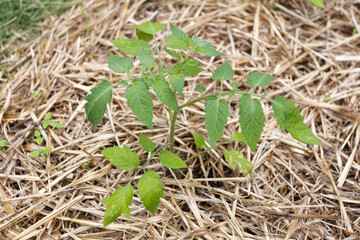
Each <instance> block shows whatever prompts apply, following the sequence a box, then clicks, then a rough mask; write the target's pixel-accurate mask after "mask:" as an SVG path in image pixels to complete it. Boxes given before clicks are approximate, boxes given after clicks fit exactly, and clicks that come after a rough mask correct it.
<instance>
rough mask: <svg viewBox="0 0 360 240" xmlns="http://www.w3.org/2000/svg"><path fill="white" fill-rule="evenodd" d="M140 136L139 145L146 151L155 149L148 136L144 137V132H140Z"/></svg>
mask: <svg viewBox="0 0 360 240" xmlns="http://www.w3.org/2000/svg"><path fill="white" fill-rule="evenodd" d="M139 137H140V144H141V147H142V148H143V149H144V150H145V151H147V152H152V151H154V150H155V144H154V143H153V142H152V141H151V140H150V139H149V138H148V137H146V136H145V135H144V134H142V133H140V135H139Z"/></svg>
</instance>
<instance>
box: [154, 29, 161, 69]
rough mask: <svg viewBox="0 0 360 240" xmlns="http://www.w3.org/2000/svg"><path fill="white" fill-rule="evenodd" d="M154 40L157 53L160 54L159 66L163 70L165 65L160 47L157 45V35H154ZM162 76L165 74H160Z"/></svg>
mask: <svg viewBox="0 0 360 240" xmlns="http://www.w3.org/2000/svg"><path fill="white" fill-rule="evenodd" d="M154 40H155V46H156V52H157V54H158V58H159V65H160V67H161V68H163V64H162V60H161V55H160V50H159V46H158V43H157V39H156V37H155V34H154ZM160 75H161V76H163V73H160Z"/></svg>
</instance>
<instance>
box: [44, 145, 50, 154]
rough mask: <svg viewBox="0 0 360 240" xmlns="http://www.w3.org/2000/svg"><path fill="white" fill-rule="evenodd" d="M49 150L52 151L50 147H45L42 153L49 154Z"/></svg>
mask: <svg viewBox="0 0 360 240" xmlns="http://www.w3.org/2000/svg"><path fill="white" fill-rule="evenodd" d="M51 150H52V147H45V148H44V149H43V150H42V152H43V153H44V154H46V153H48V152H50V151H51Z"/></svg>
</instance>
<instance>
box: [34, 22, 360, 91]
mask: <svg viewBox="0 0 360 240" xmlns="http://www.w3.org/2000/svg"><path fill="white" fill-rule="evenodd" d="M355 29H356V28H355ZM41 93H42V92H41V91H39V92H34V93H33V94H32V96H33V97H34V98H38V97H39V96H40V95H41Z"/></svg>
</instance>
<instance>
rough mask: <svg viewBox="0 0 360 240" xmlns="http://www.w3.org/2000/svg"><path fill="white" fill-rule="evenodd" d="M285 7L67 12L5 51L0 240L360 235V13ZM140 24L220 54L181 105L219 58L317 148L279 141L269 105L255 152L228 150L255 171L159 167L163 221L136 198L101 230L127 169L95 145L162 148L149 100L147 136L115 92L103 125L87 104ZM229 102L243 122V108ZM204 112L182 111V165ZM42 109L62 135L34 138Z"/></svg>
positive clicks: (210, 5) (206, 1) (162, 131)
mask: <svg viewBox="0 0 360 240" xmlns="http://www.w3.org/2000/svg"><path fill="white" fill-rule="evenodd" d="M280 2H281V4H276V5H277V8H276V9H273V8H271V7H267V6H266V2H265V1H264V2H257V1H230V0H229V1H215V0H201V1H200V0H198V1H187V0H184V1H170V0H168V1H144V0H142V1H115V0H112V1H111V0H108V1H91V0H90V1H84V6H83V9H84V12H82V11H81V9H80V8H79V7H77V6H74V7H73V8H71V9H69V10H68V11H67V12H65V13H64V14H63V15H61V16H60V17H56V18H55V17H52V18H49V19H47V20H46V21H45V22H44V26H47V27H48V28H47V29H48V30H46V32H45V33H44V36H43V37H41V38H37V39H36V40H34V41H32V42H30V43H29V44H27V45H26V46H25V47H22V48H18V49H16V48H15V47H16V46H13V47H14V48H13V49H10V51H8V54H7V55H2V56H1V58H2V62H3V63H7V64H9V65H10V66H11V67H9V68H8V69H7V71H8V73H9V74H10V76H11V78H10V79H9V74H7V72H5V71H3V72H0V75H1V81H2V83H1V86H2V88H1V91H0V106H2V108H1V110H0V124H1V132H0V138H2V139H3V138H5V139H7V141H8V143H7V145H6V151H5V152H0V161H1V164H0V167H1V170H0V171H1V172H0V198H1V205H0V232H1V234H0V239H176V240H177V239H345V238H347V239H359V238H360V233H359V232H360V183H359V170H360V159H359V155H360V150H359V139H360V125H359V123H360V113H359V110H360V97H359V95H360V80H359V78H360V62H359V61H360V59H359V56H360V34H357V35H354V36H352V35H351V33H352V30H353V28H354V27H355V28H357V30H358V32H360V28H359V26H360V21H359V19H360V10H359V9H360V3H359V1H354V0H347V1H344V0H343V1H325V4H326V8H325V9H324V10H321V9H318V8H316V7H314V6H313V5H311V4H308V3H307V2H306V1H302V0H299V1H295V0H292V1H280ZM84 14H86V16H87V17H88V21H86V20H85V17H84ZM148 20H152V21H155V22H159V23H167V22H171V23H173V24H175V25H177V26H178V27H180V28H182V29H183V30H184V31H185V32H187V33H188V34H189V35H190V36H193V35H197V36H199V37H200V38H201V39H204V40H207V41H210V42H212V43H213V44H214V45H215V46H217V48H218V50H219V51H220V52H224V53H226V54H225V57H217V58H210V59H209V58H207V57H200V56H198V57H197V60H198V61H200V62H201V63H202V64H203V65H204V66H205V68H206V69H207V73H206V72H204V73H202V74H200V76H199V77H196V78H189V81H188V84H187V86H186V88H185V91H184V95H185V99H187V100H188V99H191V98H194V97H195V96H197V93H196V92H195V91H194V89H195V87H196V85H197V83H198V82H199V81H203V82H204V83H207V82H208V80H209V79H210V72H212V71H214V70H215V68H216V67H217V66H218V65H220V64H221V63H222V62H223V60H225V59H227V60H229V62H231V64H232V67H233V68H234V69H235V71H236V77H235V80H236V81H237V82H238V83H239V84H240V88H243V89H244V90H248V89H245V88H247V85H246V84H245V82H244V79H245V76H246V74H247V73H248V72H249V71H261V72H267V73H270V74H273V75H274V76H276V77H277V80H276V81H275V82H273V83H272V84H271V85H270V87H269V90H270V91H269V92H271V94H270V95H269V97H274V95H275V94H284V95H286V97H287V98H289V99H292V100H294V101H296V102H297V104H299V105H300V106H301V109H302V114H303V115H304V116H305V122H306V123H307V124H308V126H310V128H311V129H312V130H313V132H315V133H316V135H317V136H318V137H319V138H320V139H321V140H322V141H323V143H324V146H323V147H310V146H307V145H304V144H301V143H299V142H297V141H294V140H293V139H292V138H291V137H289V135H288V134H287V133H282V132H281V131H280V129H279V127H278V126H277V125H276V121H275V120H274V117H273V113H272V111H270V107H269V106H267V104H266V103H264V104H265V106H264V107H265V117H266V121H267V124H266V126H267V127H266V128H265V129H264V133H263V135H262V138H261V141H260V144H259V145H258V148H257V152H256V153H252V152H251V151H250V150H249V149H247V148H246V147H245V146H244V145H241V144H237V145H235V146H234V147H235V148H236V149H238V150H241V151H243V152H244V153H245V155H246V156H247V157H248V159H250V160H251V162H252V164H253V165H254V171H253V173H252V174H250V175H249V176H246V177H244V176H243V175H242V174H241V173H240V172H238V171H236V172H233V171H231V170H230V169H229V168H228V167H226V163H225V162H224V160H223V159H222V158H221V157H222V155H221V152H216V151H213V152H210V153H209V154H208V155H204V156H200V157H198V158H196V159H194V160H193V161H192V162H191V163H190V165H189V169H188V170H186V171H183V172H181V174H180V178H178V179H176V178H175V175H174V174H173V173H172V172H165V168H163V167H162V166H161V165H160V164H157V163H153V164H151V165H150V166H149V168H151V169H153V170H155V171H156V172H158V173H159V174H161V175H162V176H163V179H164V181H163V182H164V184H165V185H166V188H165V195H166V198H165V199H162V200H161V204H160V208H159V210H158V212H157V214H150V213H149V212H148V211H145V209H144V207H143V205H142V204H141V203H140V201H139V199H138V197H137V193H135V197H134V201H133V204H132V205H131V212H132V218H131V219H130V220H128V219H126V218H124V217H120V218H119V219H118V220H117V221H116V222H115V223H113V224H111V225H109V226H108V227H106V228H103V227H102V226H103V225H102V221H103V216H104V209H105V206H104V205H103V204H102V203H101V199H103V198H104V197H106V196H109V194H111V193H112V192H113V191H114V190H115V189H116V188H117V187H120V186H122V185H123V184H124V183H126V182H128V180H129V178H130V176H132V173H128V172H126V171H121V170H119V169H116V168H114V167H112V166H111V165H110V164H108V162H107V161H106V160H104V158H103V157H102V155H100V151H101V149H102V148H103V147H104V146H111V145H114V144H126V145H128V146H130V147H131V148H132V149H133V150H138V151H139V152H138V153H139V155H140V154H142V152H140V150H139V149H140V148H139V144H138V137H137V136H138V133H139V132H146V134H147V135H148V136H151V138H152V140H153V141H155V142H156V143H158V144H163V143H164V142H166V141H168V139H166V136H167V133H168V131H169V122H167V120H166V119H167V118H166V115H167V114H168V113H167V111H166V109H164V108H163V107H162V105H160V104H159V103H158V102H155V118H154V124H155V125H156V130H155V131H153V132H152V131H150V130H147V129H146V128H145V127H144V125H143V124H142V123H141V122H139V121H138V120H137V118H136V117H135V116H134V115H132V114H131V110H130V109H129V107H128V105H127V104H126V102H125V101H124V87H118V88H117V89H116V90H115V94H114V101H113V102H112V104H111V105H110V106H109V111H108V113H107V114H106V115H105V117H106V118H107V119H110V121H107V120H105V121H103V122H102V124H100V125H99V128H98V129H94V127H93V126H92V125H91V123H90V122H89V121H87V120H86V116H85V112H84V101H83V100H81V98H82V97H83V96H84V95H86V94H88V93H89V90H90V89H91V88H92V87H94V86H95V84H96V83H99V82H100V81H102V80H104V79H109V80H110V81H111V82H118V81H119V80H121V79H124V78H125V76H124V75H122V74H114V73H112V72H111V71H110V70H108V68H107V59H108V52H109V50H110V51H111V52H112V53H114V54H117V55H121V53H120V52H119V51H118V50H116V49H115V48H113V47H112V46H111V44H110V42H109V41H108V40H109V39H117V38H135V35H134V30H133V29H132V28H131V27H130V26H129V25H132V24H140V23H143V22H146V21H148ZM87 29H89V34H88V35H87V34H86V33H87ZM166 34H169V30H168V31H167V32H165V33H164V35H166ZM169 62H171V60H170V59H169ZM138 70H139V69H138ZM138 70H137V71H138ZM228 87H229V86H228ZM214 88H215V85H211V84H210V85H208V86H207V92H208V93H210V92H211V91H213V90H214ZM39 91H41V92H42V94H41V95H40V96H39V97H38V98H34V97H33V96H32V94H33V93H35V92H39ZM324 99H325V100H328V101H324ZM232 103H233V104H231V111H233V113H237V111H238V102H237V99H234V101H233V102H232ZM203 108H204V105H203V103H197V104H195V105H193V106H189V107H186V108H184V109H183V110H182V111H181V112H180V114H179V121H178V125H177V132H176V134H177V136H178V138H176V141H177V144H178V145H177V148H176V151H177V152H178V153H179V154H181V155H182V156H183V157H184V158H186V157H189V156H191V155H192V154H194V153H195V151H196V149H195V147H194V144H193V139H192V135H191V133H192V132H193V131H194V130H196V131H198V132H199V133H201V134H205V132H206V131H205V126H204V119H203V117H202V116H201V114H198V113H200V112H201V111H202V109H203ZM47 112H51V113H52V116H53V119H54V120H57V121H59V122H62V123H64V125H65V128H64V129H62V130H60V131H58V132H55V131H53V130H42V128H41V127H40V125H39V123H41V122H42V120H43V118H44V116H45V114H46V113H47ZM231 115H234V114H231V113H230V116H231ZM235 115H236V114H235ZM35 129H38V130H41V132H42V134H43V136H45V142H46V145H47V146H52V147H53V150H52V151H51V154H49V155H48V157H47V158H34V159H32V158H30V157H29V153H30V152H31V151H32V150H34V149H35V148H37V147H38V146H37V145H36V144H35V143H34V141H33V131H34V130H35ZM237 130H239V124H238V122H237V119H235V118H234V119H229V124H228V125H227V126H226V130H225V136H227V137H229V136H231V134H232V133H233V132H234V131H237ZM89 160H91V161H92V163H91V164H90V166H88V167H82V164H83V163H85V162H87V161H89ZM143 160H144V159H143Z"/></svg>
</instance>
